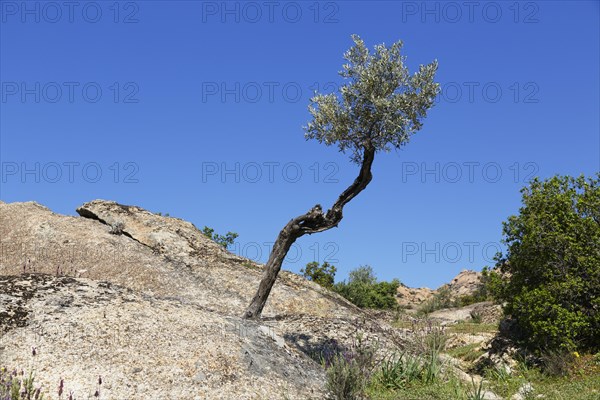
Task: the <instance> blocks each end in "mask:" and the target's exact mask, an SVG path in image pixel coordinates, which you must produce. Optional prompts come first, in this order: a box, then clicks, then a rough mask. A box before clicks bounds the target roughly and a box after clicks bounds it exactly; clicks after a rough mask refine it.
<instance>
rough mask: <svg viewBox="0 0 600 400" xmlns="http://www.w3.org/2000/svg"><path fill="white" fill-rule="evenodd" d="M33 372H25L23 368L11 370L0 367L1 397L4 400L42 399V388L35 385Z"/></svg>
mask: <svg viewBox="0 0 600 400" xmlns="http://www.w3.org/2000/svg"><path fill="white" fill-rule="evenodd" d="M34 379H35V378H34V375H33V372H30V373H29V374H25V373H24V372H23V371H22V370H21V371H17V370H13V371H10V370H9V369H7V368H6V367H0V399H2V400H25V399H34V400H42V399H43V398H44V395H43V394H42V393H41V389H40V388H39V387H38V388H35V387H34Z"/></svg>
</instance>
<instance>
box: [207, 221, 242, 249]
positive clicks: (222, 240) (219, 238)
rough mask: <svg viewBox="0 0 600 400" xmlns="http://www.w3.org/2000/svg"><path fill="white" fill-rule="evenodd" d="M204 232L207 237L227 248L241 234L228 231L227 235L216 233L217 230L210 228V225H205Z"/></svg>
mask: <svg viewBox="0 0 600 400" xmlns="http://www.w3.org/2000/svg"><path fill="white" fill-rule="evenodd" d="M202 233H203V234H204V236H206V237H207V238H209V239H211V240H213V241H214V242H216V243H218V244H220V245H221V246H223V247H225V248H228V247H229V246H231V245H232V244H233V242H235V239H236V238H237V237H238V236H239V235H238V234H237V233H235V232H227V234H226V235H219V234H218V233H215V230H214V229H213V228H209V227H208V226H205V227H204V229H202Z"/></svg>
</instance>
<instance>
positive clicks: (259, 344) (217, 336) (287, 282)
mask: <svg viewBox="0 0 600 400" xmlns="http://www.w3.org/2000/svg"><path fill="white" fill-rule="evenodd" d="M77 212H78V213H79V214H80V215H81V217H72V216H64V215H58V214H55V213H53V212H51V211H50V210H49V209H47V208H45V207H43V206H41V205H39V204H37V203H33V202H28V203H9V204H6V203H0V335H1V336H0V360H1V361H0V364H4V365H6V366H9V367H18V368H26V369H27V368H32V367H33V368H35V370H36V371H37V381H39V382H41V383H42V384H43V385H44V388H46V390H51V391H52V397H51V398H54V397H55V394H56V393H55V392H54V390H55V389H56V387H57V385H58V382H59V379H60V378H64V379H65V387H66V388H68V389H73V390H74V391H75V393H76V398H78V399H79V398H85V396H87V395H89V394H90V393H93V390H94V389H95V387H96V386H95V382H96V380H97V378H98V376H102V377H103V384H102V390H101V393H102V396H101V398H104V399H119V400H121V399H140V398H144V399H167V398H168V399H184V398H185V399H193V398H202V399H204V398H210V399H215V398H223V399H232V398H235V399H244V398H248V399H250V398H251V399H260V398H264V399H278V398H292V399H293V398H297V399H307V398H323V396H324V392H323V390H324V389H323V382H324V375H323V371H322V369H321V367H320V366H319V365H318V363H316V362H314V361H313V360H311V359H310V358H309V357H308V356H307V354H318V353H319V351H321V350H322V349H323V348H324V347H327V346H330V345H331V344H332V343H335V345H336V346H339V347H341V348H344V347H348V346H350V345H351V343H352V341H353V340H354V339H355V337H356V335H357V332H361V333H362V334H363V335H364V338H365V339H366V340H373V341H377V342H378V343H379V346H380V348H381V351H382V352H383V351H389V350H391V349H396V348H397V347H398V346H402V343H403V338H401V337H399V336H398V334H397V333H395V331H394V330H393V329H392V328H390V327H389V326H388V325H387V324H386V323H384V322H379V321H376V320H375V319H374V318H372V317H370V315H369V314H368V313H365V312H362V311H361V310H359V309H358V308H356V307H355V306H353V305H352V304H350V303H349V302H347V301H346V300H345V299H343V298H341V297H340V296H338V295H336V294H333V293H331V292H329V291H326V290H324V289H323V288H321V287H320V286H318V285H317V284H314V283H312V282H309V281H306V280H305V279H304V278H302V277H300V276H297V275H295V274H292V273H290V272H285V271H283V272H282V273H281V274H280V276H279V278H278V281H277V283H276V284H275V286H274V288H273V291H272V293H271V297H270V298H269V301H268V303H267V307H266V308H265V311H264V313H263V317H264V318H263V320H262V321H261V322H260V323H259V324H257V323H254V322H250V321H245V320H242V319H240V318H239V316H240V315H242V313H243V310H244V308H245V307H246V305H247V304H248V303H249V301H250V299H251V297H252V295H253V294H254V290H255V289H256V287H257V286H258V282H259V280H260V276H261V270H262V266H261V265H258V264H256V263H253V262H251V261H250V260H247V259H244V258H242V257H238V256H235V255H233V254H231V253H229V252H227V251H226V250H225V249H223V248H222V247H221V246H219V245H218V244H216V243H214V242H213V241H211V240H210V239H208V238H206V237H205V236H204V235H203V234H202V233H201V232H200V231H199V230H198V229H196V227H194V225H192V224H191V223H189V222H186V221H183V220H180V219H176V218H169V217H163V216H159V215H155V214H152V213H150V212H148V211H146V210H143V209H141V208H139V207H135V206H124V205H120V204H117V203H115V202H109V201H103V200H96V201H93V202H90V203H86V204H84V205H83V206H81V207H80V208H78V210H77ZM32 347H36V353H37V355H36V356H35V357H33V356H32V355H31V354H32Z"/></svg>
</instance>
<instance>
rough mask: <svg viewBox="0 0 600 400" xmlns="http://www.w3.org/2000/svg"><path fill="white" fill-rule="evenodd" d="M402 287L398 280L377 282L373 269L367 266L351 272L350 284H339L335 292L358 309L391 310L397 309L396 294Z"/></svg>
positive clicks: (335, 286)
mask: <svg viewBox="0 0 600 400" xmlns="http://www.w3.org/2000/svg"><path fill="white" fill-rule="evenodd" d="M398 286H400V281H399V280H397V279H394V280H392V281H391V282H385V281H383V282H377V277H376V276H375V274H374V272H373V269H372V268H371V267H370V266H368V265H366V266H361V267H358V268H357V269H355V270H353V271H351V272H350V277H349V279H348V283H346V281H343V282H338V283H336V284H335V285H334V286H333V290H334V291H335V292H337V293H339V294H340V295H342V296H343V297H345V298H346V299H348V300H349V301H351V302H352V303H354V304H355V305H357V306H358V307H361V308H378V309H390V308H396V307H397V305H398V303H397V301H396V293H397V290H398Z"/></svg>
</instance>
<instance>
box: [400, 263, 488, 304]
mask: <svg viewBox="0 0 600 400" xmlns="http://www.w3.org/2000/svg"><path fill="white" fill-rule="evenodd" d="M480 278H481V273H480V272H477V271H472V270H462V271H461V272H460V273H459V274H458V275H456V276H455V277H454V279H452V281H451V282H450V283H446V284H444V285H442V286H440V287H439V288H437V289H435V290H432V289H429V288H427V287H423V288H411V287H408V286H405V285H400V286H399V287H398V290H397V293H396V299H397V301H398V304H399V305H400V306H401V307H404V308H418V307H419V306H421V305H422V304H423V303H425V302H426V301H427V300H429V299H431V298H432V297H433V296H434V295H436V294H437V293H440V292H441V291H442V290H445V289H447V290H448V294H449V296H450V298H451V299H456V298H458V297H462V296H467V295H473V294H474V293H475V292H476V291H477V289H478V287H479V285H480Z"/></svg>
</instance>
